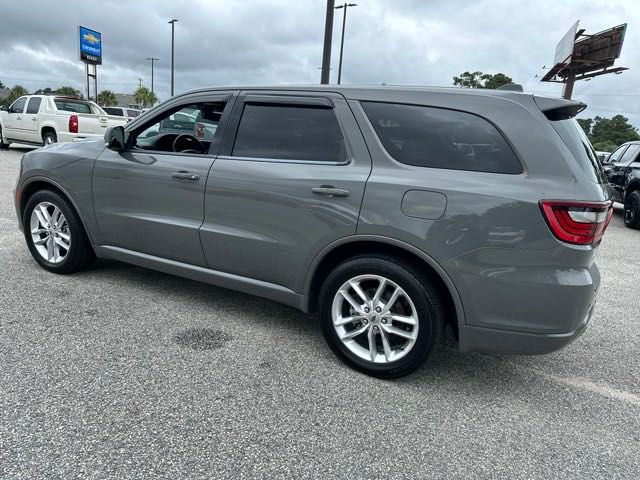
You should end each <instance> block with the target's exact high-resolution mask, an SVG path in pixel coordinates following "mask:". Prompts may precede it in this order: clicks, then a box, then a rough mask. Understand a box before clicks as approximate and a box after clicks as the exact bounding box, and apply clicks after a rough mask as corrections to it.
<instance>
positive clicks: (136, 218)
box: [93, 92, 233, 266]
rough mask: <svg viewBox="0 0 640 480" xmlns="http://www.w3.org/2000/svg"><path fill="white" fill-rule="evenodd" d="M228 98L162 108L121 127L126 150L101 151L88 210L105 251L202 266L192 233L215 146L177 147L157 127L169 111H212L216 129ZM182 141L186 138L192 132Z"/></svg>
mask: <svg viewBox="0 0 640 480" xmlns="http://www.w3.org/2000/svg"><path fill="white" fill-rule="evenodd" d="M232 100H233V95H232V92H223V93H220V94H214V95H204V94H198V95H192V96H188V97H182V98H179V99H176V100H175V101H171V102H168V103H167V105H165V106H164V107H163V108H162V109H161V111H160V112H159V113H158V114H157V115H155V116H154V117H152V118H151V119H149V120H147V121H145V122H144V123H142V124H140V123H138V124H137V125H136V126H132V127H131V128H130V129H127V132H128V133H129V135H130V139H129V142H128V145H130V148H129V149H127V150H126V151H124V152H117V151H114V150H111V149H105V150H104V152H103V153H102V154H101V155H100V156H99V157H98V158H97V160H96V164H95V168H94V173H93V199H94V208H95V214H96V221H97V223H98V226H99V229H100V234H101V237H102V243H103V244H104V245H110V246H117V247H121V248H124V249H127V250H132V251H135V252H142V253H146V254H149V255H153V256H157V257H162V258H166V259H171V260H175V261H178V262H182V263H187V264H191V265H197V266H206V261H205V258H204V255H203V252H202V246H201V244H200V237H199V232H198V230H199V228H200V226H201V225H202V221H203V219H204V189H205V185H206V181H207V176H208V174H209V170H210V168H211V165H212V164H213V161H214V158H215V153H216V152H217V150H218V148H219V145H220V141H219V138H218V137H217V136H216V137H214V139H212V141H211V142H210V144H209V143H207V145H206V149H205V151H204V153H197V152H196V151H195V150H194V145H195V144H196V143H195V142H193V140H195V138H193V140H190V141H189V142H187V143H186V144H185V145H186V147H185V148H177V147H176V145H177V143H176V142H178V136H179V135H178V134H173V133H165V134H161V133H159V125H160V124H161V123H162V122H163V121H164V120H165V119H166V118H168V117H170V116H172V115H173V114H174V113H176V112H179V111H188V112H193V111H194V110H197V109H198V108H202V109H207V111H209V110H211V111H214V110H215V109H216V108H217V109H218V113H217V114H216V115H217V117H216V120H217V121H218V122H219V124H220V125H223V124H224V122H225V121H226V120H225V119H226V116H225V115H226V114H224V113H223V112H226V110H227V109H229V108H231V101H232ZM194 125H195V122H194ZM222 130H223V129H222V128H220V129H219V130H218V131H219V132H220V133H222ZM185 135H186V136H191V137H193V135H194V132H193V131H191V133H189V132H188V131H185ZM183 139H184V136H183ZM180 141H182V140H180ZM196 142H197V140H196ZM174 149H175V150H178V151H177V152H176V151H174Z"/></svg>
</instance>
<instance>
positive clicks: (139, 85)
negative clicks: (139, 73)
mask: <svg viewBox="0 0 640 480" xmlns="http://www.w3.org/2000/svg"><path fill="white" fill-rule="evenodd" d="M138 88H142V79H141V78H138Z"/></svg>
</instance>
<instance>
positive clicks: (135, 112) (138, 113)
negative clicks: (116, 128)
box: [127, 110, 140, 118]
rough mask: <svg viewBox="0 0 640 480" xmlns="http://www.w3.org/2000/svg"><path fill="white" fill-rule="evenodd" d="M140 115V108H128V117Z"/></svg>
mask: <svg viewBox="0 0 640 480" xmlns="http://www.w3.org/2000/svg"><path fill="white" fill-rule="evenodd" d="M138 115H140V112H139V111H138V110H127V116H128V117H131V118H133V117H137V116H138Z"/></svg>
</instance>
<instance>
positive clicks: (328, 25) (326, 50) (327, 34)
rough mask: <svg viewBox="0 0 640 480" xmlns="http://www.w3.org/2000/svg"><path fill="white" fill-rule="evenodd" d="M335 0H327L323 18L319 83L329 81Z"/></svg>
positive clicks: (324, 83)
mask: <svg viewBox="0 0 640 480" xmlns="http://www.w3.org/2000/svg"><path fill="white" fill-rule="evenodd" d="M335 4H336V1H335V0H327V14H326V17H325V19H324V47H323V49H322V73H321V74H320V83H321V84H323V85H326V84H328V83H329V72H330V70H331V39H332V37H333V11H334V10H335Z"/></svg>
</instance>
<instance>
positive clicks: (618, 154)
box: [603, 141, 640, 228]
mask: <svg viewBox="0 0 640 480" xmlns="http://www.w3.org/2000/svg"><path fill="white" fill-rule="evenodd" d="M639 154H640V142H637V141H636V142H627V143H623V144H622V145H620V146H619V147H618V148H617V149H616V150H615V151H614V152H613V153H612V154H611V155H609V157H608V158H607V160H606V162H605V164H604V168H603V169H604V172H605V175H606V177H607V181H608V182H609V187H610V189H611V194H612V196H613V198H614V200H615V201H616V202H620V203H622V204H623V205H624V224H625V225H626V226H627V227H629V228H640V156H639Z"/></svg>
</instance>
